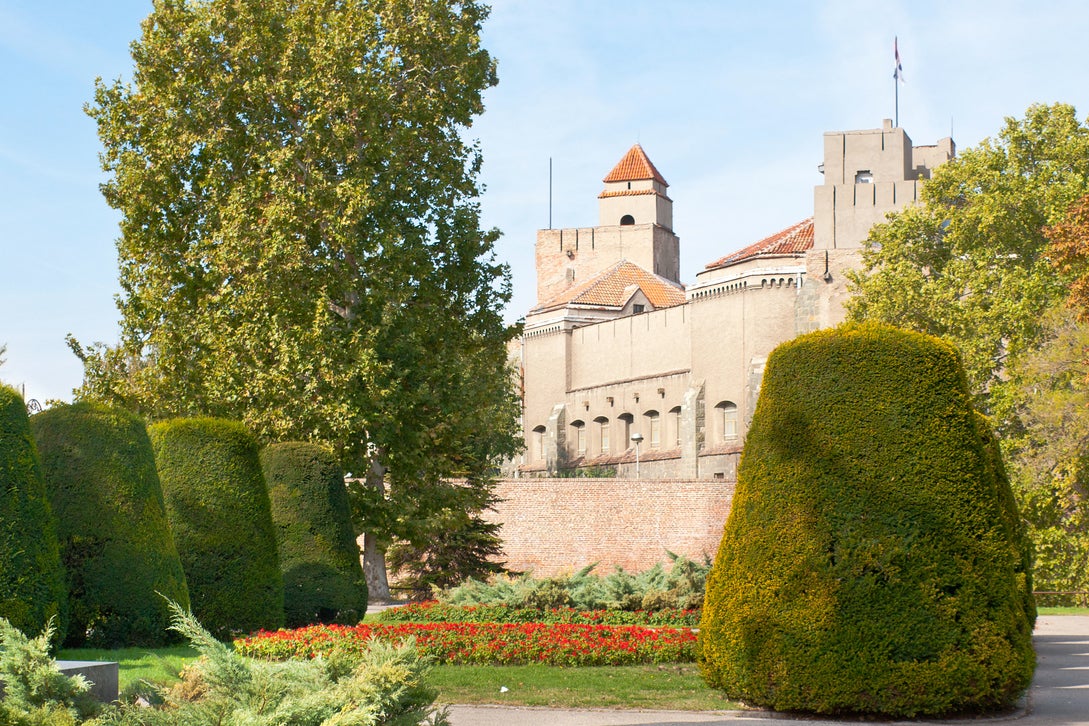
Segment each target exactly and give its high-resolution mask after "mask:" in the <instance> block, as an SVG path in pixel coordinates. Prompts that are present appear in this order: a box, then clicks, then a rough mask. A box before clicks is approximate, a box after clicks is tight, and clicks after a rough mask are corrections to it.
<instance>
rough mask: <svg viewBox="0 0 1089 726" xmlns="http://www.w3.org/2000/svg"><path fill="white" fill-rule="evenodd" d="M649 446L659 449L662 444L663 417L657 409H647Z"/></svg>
mask: <svg viewBox="0 0 1089 726" xmlns="http://www.w3.org/2000/svg"><path fill="white" fill-rule="evenodd" d="M643 415H644V416H646V418H647V446H649V447H650V448H652V449H657V448H659V447H661V445H662V417H661V416H659V415H658V412H657V411H647V412H646V413H645V414H643Z"/></svg>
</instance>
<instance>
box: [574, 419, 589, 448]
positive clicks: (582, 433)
mask: <svg viewBox="0 0 1089 726" xmlns="http://www.w3.org/2000/svg"><path fill="white" fill-rule="evenodd" d="M571 428H573V429H574V430H575V437H574V438H575V455H576V456H586V424H585V423H583V422H582V421H572V422H571Z"/></svg>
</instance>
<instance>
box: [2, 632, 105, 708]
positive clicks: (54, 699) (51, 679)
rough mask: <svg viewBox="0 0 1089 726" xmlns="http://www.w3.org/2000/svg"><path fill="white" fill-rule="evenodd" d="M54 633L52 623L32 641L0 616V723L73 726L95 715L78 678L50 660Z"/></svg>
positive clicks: (87, 685) (82, 684)
mask: <svg viewBox="0 0 1089 726" xmlns="http://www.w3.org/2000/svg"><path fill="white" fill-rule="evenodd" d="M53 635H54V633H53V622H52V620H50V621H49V622H48V623H47V624H46V626H45V629H44V630H43V631H42V633H41V635H38V636H37V637H35V638H33V639H31V638H27V636H26V635H24V634H23V633H22V632H21V631H20V630H19V629H18V628H16V627H15V626H14V625H12V624H11V623H10V622H8V621H7V620H6V619H4V618H0V683H3V687H4V698H3V700H0V724H4V725H5V726H74V725H75V724H77V723H80V722H81V721H82V720H83V719H85V718H88V717H90V716H92V715H94V714H95V713H96V712H97V711H98V705H97V704H96V703H95V701H94V699H93V698H92V697H91V695H90V693H89V691H90V684H88V683H87V681H86V680H85V679H84V678H83V676H79V675H77V676H74V677H70V676H66V675H64V674H63V673H61V672H60V670H59V669H58V668H57V664H56V663H55V662H54V661H53V659H52V658H51V657H49V643H50V641H51V640H52V639H53Z"/></svg>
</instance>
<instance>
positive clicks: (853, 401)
mask: <svg viewBox="0 0 1089 726" xmlns="http://www.w3.org/2000/svg"><path fill="white" fill-rule="evenodd" d="M982 426H983V420H982V419H981V418H978V417H977V415H976V414H975V412H974V410H973V409H972V406H971V403H970V396H969V391H968V388H967V383H966V380H965V376H964V370H963V368H962V367H961V363H960V360H959V356H958V355H957V353H956V351H955V350H954V349H953V348H952V347H951V346H949V345H948V344H945V343H942V342H940V341H938V340H936V339H934V338H931V337H929V336H924V335H920V334H917V333H909V332H905V331H899V330H896V329H893V328H889V327H885V326H880V325H856V326H843V327H840V328H837V329H833V330H828V331H821V332H818V333H813V334H810V335H806V336H803V337H800V338H797V339H795V340H793V341H791V342H788V343H784V344H783V345H781V346H779V347H778V348H777V349H776V350H775V351H774V352H773V353H772V355H771V357H770V358H769V360H768V365H767V368H766V372H765V374H764V379H763V383H762V387H761V393H760V400H759V403H758V404H757V410H756V413H755V416H754V418H753V422H752V426H751V428H750V429H749V434H748V439H747V441H746V445H745V452H744V454H743V455H742V461H741V464H740V467H739V471H738V487H737V492H736V494H735V497H734V502H733V507H732V510H731V512H730V517H729V520H728V521H727V524H726V530H725V533H724V535H723V539H722V544H721V546H720V549H719V552H718V556H717V558H716V560H715V565H714V568H713V569H712V572H711V575H710V577H709V578H708V582H707V598H706V602H705V605H704V610H703V619H702V622H701V625H700V634H701V638H702V662H701V667H702V669H703V672H704V675H705V677H706V678H707V680H708V683H709V684H710V685H712V686H714V687H716V688H721V689H722V690H724V691H725V692H726V694H727V695H730V696H732V697H736V698H741V699H743V700H745V701H748V702H750V703H753V704H756V705H760V706H766V707H771V708H774V709H777V710H803V711H815V712H819V713H872V714H884V715H889V716H897V717H901V716H908V717H910V716H921V715H938V714H948V713H954V712H961V711H986V710H990V709H1000V708H1005V707H1009V706H1010V705H1012V704H1013V703H1014V702H1015V701H1016V699H1017V698H1018V696H1019V695H1020V694H1021V693H1022V692H1023V691H1024V689H1025V688H1026V687H1027V686H1028V684H1029V682H1030V680H1031V677H1032V671H1033V666H1034V654H1033V651H1032V642H1031V630H1032V628H1031V620H1032V613H1031V612H1029V609H1030V607H1031V599H1030V595H1029V593H1028V590H1029V588H1030V584H1029V582H1028V579H1027V572H1026V571H1025V559H1024V558H1025V552H1026V550H1025V544H1024V540H1023V537H1022V536H1021V533H1020V529H1019V527H1018V524H1017V523H1016V518H1015V517H1014V516H1012V513H1011V511H1010V505H1009V498H1010V496H1011V495H1010V494H1009V493H1008V492H1007V491H1005V488H1006V486H1007V484H1006V482H1005V479H1004V477H1003V476H1001V475H1000V473H999V472H998V471H997V470H996V467H998V466H1000V462H999V461H998V458H997V454H996V450H995V449H994V448H993V446H992V445H991V444H992V439H991V438H990V437H991V434H990V432H989V431H987V430H985V429H984V428H982Z"/></svg>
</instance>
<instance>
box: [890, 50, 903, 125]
mask: <svg viewBox="0 0 1089 726" xmlns="http://www.w3.org/2000/svg"><path fill="white" fill-rule="evenodd" d="M892 55H893V59H894V61H895V62H894V64H893V71H892V85H894V86H896V108H895V111H896V113H895V118H896V128H900V84H901V83H903V82H904V66H903V65H901V63H900V39H899V38H897V37H896V36H895V35H894V36H892Z"/></svg>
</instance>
